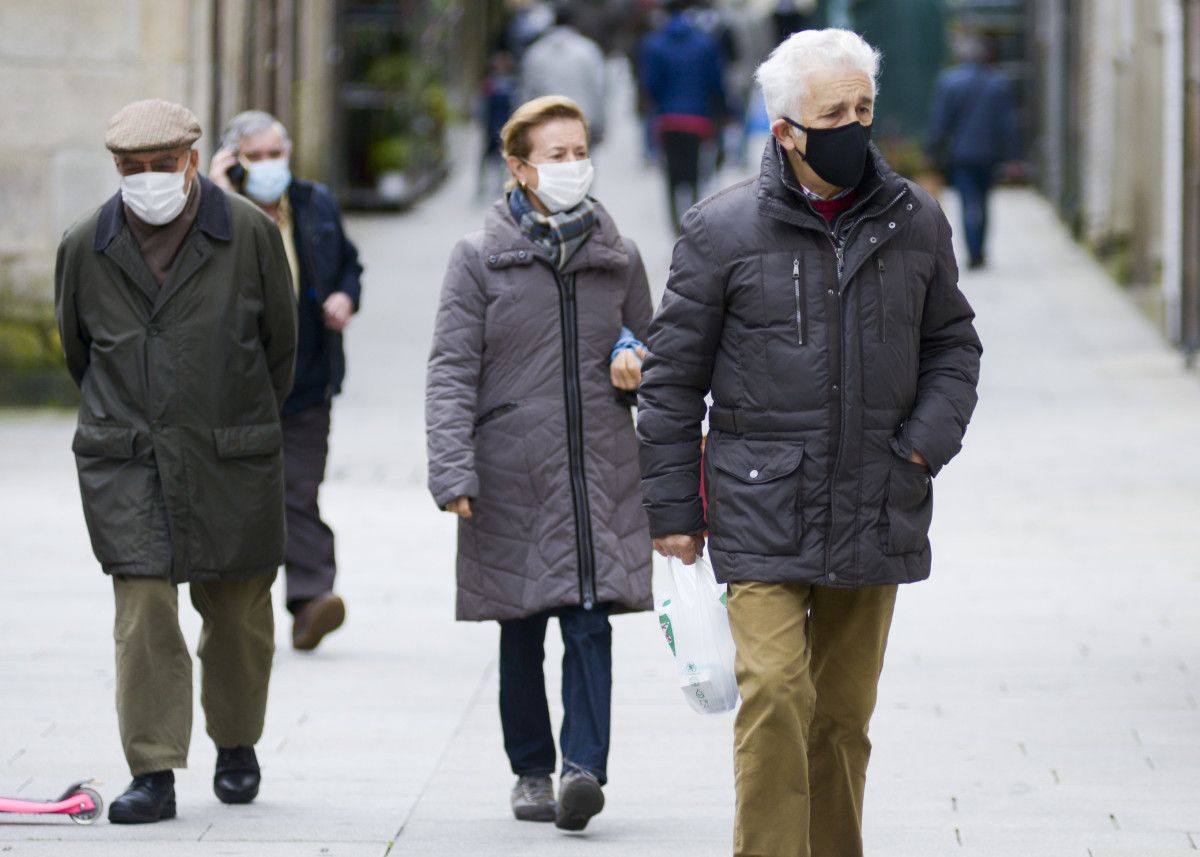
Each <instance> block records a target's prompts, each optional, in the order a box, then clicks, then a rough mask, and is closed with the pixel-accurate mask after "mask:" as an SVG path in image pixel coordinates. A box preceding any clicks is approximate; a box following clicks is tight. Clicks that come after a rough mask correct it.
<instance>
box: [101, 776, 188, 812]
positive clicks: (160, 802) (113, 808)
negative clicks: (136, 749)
mask: <svg viewBox="0 0 1200 857" xmlns="http://www.w3.org/2000/svg"><path fill="white" fill-rule="evenodd" d="M174 817H175V772H174V771H155V772H154V773H152V774H139V775H138V776H136V777H134V778H133V782H132V783H130V784H129V788H127V789H125V793H124V794H122V795H121V796H120V797H119V798H117V799H116V800H114V801H113V802H112V804H111V805H110V806H109V807H108V820H109V821H110V822H111V823H113V824H151V823H153V822H155V821H162V820H163V819H166V818H174Z"/></svg>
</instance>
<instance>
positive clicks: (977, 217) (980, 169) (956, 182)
mask: <svg viewBox="0 0 1200 857" xmlns="http://www.w3.org/2000/svg"><path fill="white" fill-rule="evenodd" d="M994 169H995V168H994V167H992V166H991V165H990V164H989V165H987V166H978V165H959V166H952V167H950V170H949V175H948V178H949V179H950V184H951V185H953V186H954V190H955V191H956V192H957V193H958V198H959V199H960V200H961V201H962V210H963V235H964V237H965V238H966V239H967V252H968V253H969V254H970V257H971V263H972V264H975V265H981V264H983V260H984V252H983V245H984V241H985V240H986V239H987V223H988V216H987V210H988V194H989V193H990V192H991V190H992V174H993V172H994Z"/></svg>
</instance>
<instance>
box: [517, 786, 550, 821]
mask: <svg viewBox="0 0 1200 857" xmlns="http://www.w3.org/2000/svg"><path fill="white" fill-rule="evenodd" d="M512 811H513V815H515V816H516V817H517V820H518V821H554V818H555V813H556V812H557V811H558V806H557V805H556V804H555V803H554V785H553V784H552V783H551V782H550V778H549V777H521V778H519V779H518V780H517V784H516V785H515V786H513V790H512Z"/></svg>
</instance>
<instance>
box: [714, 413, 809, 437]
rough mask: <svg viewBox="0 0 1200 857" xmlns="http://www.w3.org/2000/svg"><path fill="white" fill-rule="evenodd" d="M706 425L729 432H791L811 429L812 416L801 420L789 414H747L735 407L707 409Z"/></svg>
mask: <svg viewBox="0 0 1200 857" xmlns="http://www.w3.org/2000/svg"><path fill="white" fill-rule="evenodd" d="M708 427H709V429H715V430H716V431H723V432H728V433H730V434H792V433H795V432H803V431H811V430H812V428H813V418H812V417H809V418H807V419H804V420H801V419H800V418H798V417H797V416H795V415H790V414H787V415H785V414H748V413H746V412H745V411H740V410H738V409H736V408H718V407H713V408H709V410H708Z"/></svg>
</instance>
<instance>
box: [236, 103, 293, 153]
mask: <svg viewBox="0 0 1200 857" xmlns="http://www.w3.org/2000/svg"><path fill="white" fill-rule="evenodd" d="M272 129H274V130H276V131H278V132H279V136H280V137H281V138H282V139H283V146H284V148H285V149H290V148H292V138H291V137H289V136H288V132H287V128H284V127H283V123H282V122H280V121H279V120H278V119H276V118H275V117H274V116H272V115H271V114H270V113H267V112H266V111H265V110H245V111H243V112H241V113H239V114H238V115H237V116H234V117H233V118H232V119H230V120H229V124H228V125H226V126H225V131H224V133H222V134H221V148H222V149H227V148H229V149H236V148H237V147H238V145H239V144H240V143H241V142H242V140H244V139H246V138H247V137H253V136H254V135H255V134H261V133H262V132H263V131H269V130H272Z"/></svg>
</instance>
